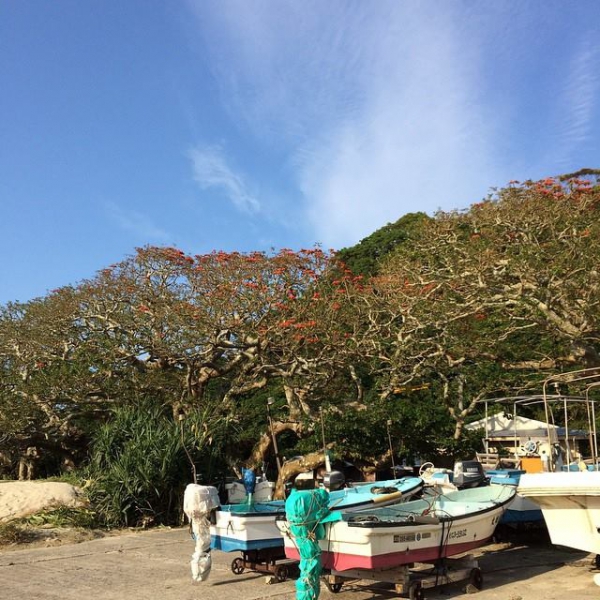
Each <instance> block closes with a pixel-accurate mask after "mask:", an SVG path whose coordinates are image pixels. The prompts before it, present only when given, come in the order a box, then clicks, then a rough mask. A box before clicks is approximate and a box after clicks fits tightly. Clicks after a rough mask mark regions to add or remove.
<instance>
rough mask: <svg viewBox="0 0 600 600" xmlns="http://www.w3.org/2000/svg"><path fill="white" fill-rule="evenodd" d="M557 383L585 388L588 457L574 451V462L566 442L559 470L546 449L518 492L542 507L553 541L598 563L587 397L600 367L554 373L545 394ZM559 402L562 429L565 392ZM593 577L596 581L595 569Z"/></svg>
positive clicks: (598, 518)
mask: <svg viewBox="0 0 600 600" xmlns="http://www.w3.org/2000/svg"><path fill="white" fill-rule="evenodd" d="M560 383H568V385H569V387H570V388H574V387H576V386H578V385H580V386H582V387H584V388H585V398H584V399H583V402H584V406H585V408H586V409H587V417H588V429H589V432H588V433H589V450H590V453H591V459H589V460H588V461H585V460H584V459H583V458H582V457H581V456H577V457H576V458H577V462H576V463H572V461H571V456H572V453H571V450H570V448H569V446H568V445H567V461H566V462H567V464H566V465H564V466H562V468H561V470H558V469H557V467H558V465H557V464H556V462H555V461H554V460H553V458H554V457H553V455H552V454H550V456H549V457H548V460H547V461H545V462H546V468H544V469H543V471H542V472H539V473H526V474H524V475H522V476H521V480H520V482H519V487H518V492H519V494H520V495H521V496H523V497H524V498H526V499H530V500H533V501H534V502H535V503H536V504H538V505H539V506H540V507H541V509H542V513H543V515H544V520H545V522H546V526H547V527H548V532H549V534H550V539H551V541H552V543H554V544H558V545H561V546H567V547H569V548H576V549H578V550H583V551H585V552H593V553H595V554H596V565H597V566H600V556H599V555H600V532H599V528H600V472H599V470H598V444H597V436H596V416H595V403H594V401H593V400H591V399H590V391H591V390H593V389H594V388H598V387H600V373H599V372H598V369H585V370H582V371H575V372H571V373H562V374H560V375H555V376H553V377H551V378H549V379H547V380H546V381H545V382H544V395H545V393H546V387H547V386H548V384H554V385H555V386H556V387H558V385H559V384H560ZM544 405H545V411H546V416H547V418H546V420H547V422H548V423H549V422H550V418H549V416H550V415H551V413H550V406H549V403H548V402H547V401H546V399H545V402H544ZM563 407H564V410H563V413H564V420H565V429H567V430H568V427H569V408H570V406H569V402H568V401H567V399H566V398H565V400H564V402H563ZM548 437H550V436H548ZM567 440H568V436H567ZM573 467H574V469H573ZM594 581H595V583H596V584H597V585H600V577H599V576H598V575H596V576H595V577H594Z"/></svg>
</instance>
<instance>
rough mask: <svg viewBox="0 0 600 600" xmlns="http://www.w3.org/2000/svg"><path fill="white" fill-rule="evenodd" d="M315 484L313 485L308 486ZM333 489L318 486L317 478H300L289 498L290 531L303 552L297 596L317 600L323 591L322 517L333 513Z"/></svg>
mask: <svg viewBox="0 0 600 600" xmlns="http://www.w3.org/2000/svg"><path fill="white" fill-rule="evenodd" d="M311 485H312V488H313V489H306V488H307V487H310V486H311ZM329 512H330V511H329V492H327V490H326V489H324V488H318V489H314V480H311V479H302V478H297V480H296V482H295V483H294V489H293V490H292V493H291V494H290V496H289V497H288V499H287V500H286V501H285V515H286V518H287V520H288V523H289V526H290V533H291V535H292V538H293V539H294V541H295V543H296V545H297V547H298V553H299V554H300V576H299V577H298V579H297V580H296V600H317V598H318V597H319V593H320V591H321V586H320V580H319V578H320V575H321V571H322V567H321V549H320V548H319V542H318V540H321V539H323V538H324V537H325V528H324V526H323V525H322V524H321V523H320V521H321V519H323V518H325V517H326V516H327V515H328V514H329Z"/></svg>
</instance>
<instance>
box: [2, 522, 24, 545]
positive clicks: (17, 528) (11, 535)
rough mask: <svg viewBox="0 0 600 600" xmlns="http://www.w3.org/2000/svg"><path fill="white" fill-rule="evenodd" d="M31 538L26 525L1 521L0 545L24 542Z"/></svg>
mask: <svg viewBox="0 0 600 600" xmlns="http://www.w3.org/2000/svg"><path fill="white" fill-rule="evenodd" d="M30 540H31V534H30V532H28V531H27V529H26V528H25V527H22V526H21V525H18V524H16V523H13V522H11V523H0V546H10V545H12V544H23V543H25V542H28V541H30Z"/></svg>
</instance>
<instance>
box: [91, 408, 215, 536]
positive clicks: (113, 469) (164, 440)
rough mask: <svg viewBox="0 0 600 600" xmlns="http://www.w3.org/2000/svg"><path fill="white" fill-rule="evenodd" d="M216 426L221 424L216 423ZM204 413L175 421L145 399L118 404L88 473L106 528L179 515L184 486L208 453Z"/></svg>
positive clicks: (159, 521) (93, 451) (94, 445)
mask: <svg viewBox="0 0 600 600" xmlns="http://www.w3.org/2000/svg"><path fill="white" fill-rule="evenodd" d="M213 425H214V427H218V423H215V424H213ZM207 429H208V425H207V423H206V415H203V414H200V413H194V414H191V415H188V416H187V417H186V420H185V422H182V423H177V422H175V421H174V420H173V418H172V416H171V414H170V413H169V412H168V411H165V410H164V409H163V408H162V407H160V406H156V405H153V404H152V403H151V402H145V403H142V404H141V405H137V406H129V407H120V408H117V409H115V411H114V414H113V418H112V419H111V420H110V421H109V422H107V423H106V424H105V425H103V426H102V427H101V428H100V429H99V430H98V432H97V433H96V435H95V437H94V440H93V443H92V449H91V459H90V463H89V466H88V468H87V472H86V476H87V477H88V479H89V480H90V487H89V489H88V490H87V492H88V496H89V498H90V501H91V505H92V508H93V510H94V511H95V513H96V515H97V518H98V520H99V522H100V524H102V525H104V526H108V527H122V526H133V527H139V526H149V525H159V524H173V523H177V522H179V521H180V519H181V512H182V498H183V490H184V489H185V486H186V485H187V484H188V483H191V482H192V480H193V476H192V469H191V464H190V460H189V458H188V455H187V454H186V450H187V452H188V453H189V454H190V457H191V458H192V460H194V462H195V463H198V462H202V459H203V454H204V455H205V454H206V445H208V441H207V439H206V438H199V436H198V435H197V432H198V431H206V430H207Z"/></svg>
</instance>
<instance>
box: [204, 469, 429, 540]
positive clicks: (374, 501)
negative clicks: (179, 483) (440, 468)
mask: <svg viewBox="0 0 600 600" xmlns="http://www.w3.org/2000/svg"><path fill="white" fill-rule="evenodd" d="M383 483H385V482H383ZM395 483H396V484H397V486H398V487H397V490H396V491H395V492H392V493H384V494H381V495H377V494H370V493H367V492H364V491H361V487H364V488H365V489H366V488H372V487H377V483H376V482H375V483H374V484H373V485H371V484H364V486H358V487H355V488H345V489H343V490H337V491H335V492H332V493H331V501H330V508H331V510H340V511H343V512H358V511H363V510H367V509H370V508H372V507H373V506H387V505H389V504H395V503H398V502H402V501H403V500H405V499H406V498H408V497H411V496H412V495H413V494H415V493H416V492H418V491H419V490H420V489H421V488H422V486H423V482H422V480H421V479H420V478H418V477H412V478H407V479H406V480H397V481H396V482H395ZM384 487H387V486H384ZM258 506H259V504H258V503H257V504H256V505H255V506H254V507H253V506H251V505H249V506H247V509H246V507H244V506H243V505H239V504H238V505H233V506H231V507H229V509H226V510H218V511H217V512H216V523H215V524H214V525H211V527H210V534H211V547H212V548H214V549H217V550H223V551H224V552H234V551H242V552H247V551H250V550H260V549H263V548H275V547H278V546H279V547H283V534H282V533H281V531H280V530H279V528H278V527H277V525H276V523H275V519H276V517H277V516H278V515H284V514H285V507H284V503H283V502H282V501H278V500H274V501H271V502H270V503H263V504H262V505H261V506H260V510H257V507H258ZM224 508H227V507H224Z"/></svg>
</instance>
